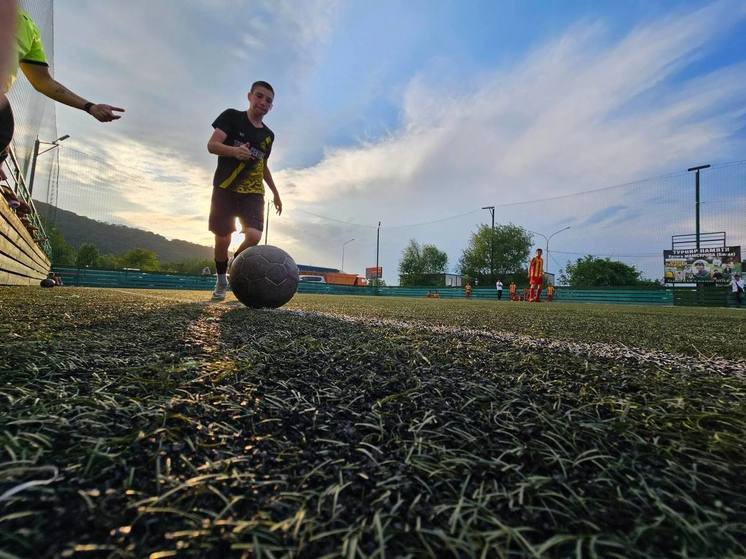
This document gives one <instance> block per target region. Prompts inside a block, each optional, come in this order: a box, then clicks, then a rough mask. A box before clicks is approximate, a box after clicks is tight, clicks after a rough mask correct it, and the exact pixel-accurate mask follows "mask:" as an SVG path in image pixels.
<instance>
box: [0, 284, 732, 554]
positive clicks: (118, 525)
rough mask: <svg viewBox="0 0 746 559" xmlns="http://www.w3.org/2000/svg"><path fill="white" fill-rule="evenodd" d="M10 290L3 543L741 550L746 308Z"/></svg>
mask: <svg viewBox="0 0 746 559" xmlns="http://www.w3.org/2000/svg"><path fill="white" fill-rule="evenodd" d="M204 299H205V293H204V292H198V293H190V292H175V291H169V292H165V291H163V292H149V291H142V292H135V291H115V290H94V289H68V288H65V289H58V288H55V289H52V290H41V289H31V288H29V289H22V288H0V345H2V353H1V354H0V355H2V359H1V360H0V556H3V555H2V554H3V553H5V554H6V555H5V556H10V557H12V556H18V557H32V556H33V557H68V556H82V557H86V556H89V557H100V556H104V557H146V556H148V555H151V554H152V555H151V556H152V557H154V559H156V558H158V557H171V556H179V557H181V556H186V557H190V556H192V557H210V556H214V557H223V556H237V557H240V556H246V557H272V556H274V557H281V556H290V557H293V556H301V557H321V556H329V557H397V556H407V555H409V556H413V557H419V556H431V557H445V556H452V557H500V556H504V557H537V556H549V557H552V556H557V557H567V556H582V557H593V556H598V557H670V556H679V557H728V556H731V557H738V556H742V555H744V554H746V536H745V535H744V534H746V481H745V480H746V445H744V443H743V441H744V440H746V436H745V435H746V406H745V405H744V404H745V402H746V361H744V357H746V355H745V350H744V343H743V333H744V325H746V315H745V314H744V313H740V312H738V311H734V310H718V309H677V308H674V309H657V308H642V307H624V306H601V305H560V304H550V305H546V304H542V305H529V304H519V303H514V304H511V303H501V304H498V303H495V302H480V301H450V300H414V299H394V298H391V299H384V298H380V297H379V298H364V297H341V296H297V297H296V298H295V299H293V301H292V302H291V303H290V304H289V305H288V306H287V307H286V308H285V309H281V310H277V311H252V310H249V309H246V308H243V307H242V306H240V305H239V304H237V303H235V302H233V301H230V300H229V301H227V302H225V303H221V304H204V303H203V301H204Z"/></svg>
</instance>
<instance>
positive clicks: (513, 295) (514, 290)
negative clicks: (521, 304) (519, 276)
mask: <svg viewBox="0 0 746 559" xmlns="http://www.w3.org/2000/svg"><path fill="white" fill-rule="evenodd" d="M508 293H509V294H510V300H511V301H517V300H518V286H517V285H516V284H515V282H514V281H511V282H510V286H509V287H508Z"/></svg>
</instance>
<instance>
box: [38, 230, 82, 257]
mask: <svg viewBox="0 0 746 559" xmlns="http://www.w3.org/2000/svg"><path fill="white" fill-rule="evenodd" d="M44 227H45V230H46V232H47V235H48V236H49V244H50V245H51V247H52V254H51V260H52V265H53V266H74V265H75V258H76V250H75V248H74V247H72V246H70V245H69V244H68V243H67V241H65V237H64V236H63V235H62V233H61V232H60V230H59V229H57V228H56V227H55V226H54V225H46V224H45V225H44Z"/></svg>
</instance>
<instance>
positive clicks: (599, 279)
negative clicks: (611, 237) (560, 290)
mask: <svg viewBox="0 0 746 559" xmlns="http://www.w3.org/2000/svg"><path fill="white" fill-rule="evenodd" d="M641 274H642V272H640V271H638V270H637V269H636V268H635V267H634V266H629V265H627V264H625V263H624V262H618V261H616V260H611V259H610V258H596V257H594V256H592V255H590V254H589V255H588V256H586V257H584V258H578V259H577V260H576V261H575V262H574V263H572V262H568V263H567V265H566V266H565V270H564V271H563V272H562V274H561V275H560V281H561V282H562V283H563V284H567V285H570V287H620V286H640V285H647V284H649V283H650V282H648V281H646V280H641V279H640V275H641Z"/></svg>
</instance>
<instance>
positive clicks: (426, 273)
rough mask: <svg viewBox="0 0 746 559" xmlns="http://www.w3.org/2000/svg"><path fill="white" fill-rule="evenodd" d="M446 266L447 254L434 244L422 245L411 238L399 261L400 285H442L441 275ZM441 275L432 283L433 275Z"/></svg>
mask: <svg viewBox="0 0 746 559" xmlns="http://www.w3.org/2000/svg"><path fill="white" fill-rule="evenodd" d="M447 267H448V255H447V254H446V253H445V252H442V251H440V250H438V248H437V247H436V246H435V245H423V246H420V244H419V243H418V242H417V241H415V240H414V239H412V240H411V241H409V244H408V245H407V247H406V248H405V249H404V251H403V252H402V257H401V260H400V261H399V278H400V285H402V286H404V287H407V286H413V285H442V284H443V280H442V275H443V274H445V272H446V269H447ZM439 275H440V276H441V278H440V281H439V282H436V283H433V277H435V278H437V277H438V276H439Z"/></svg>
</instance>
